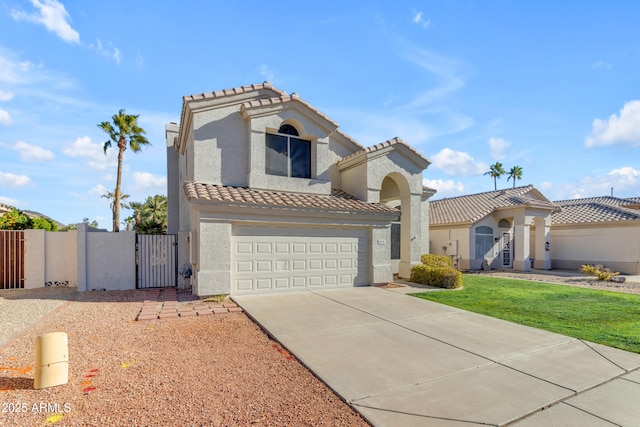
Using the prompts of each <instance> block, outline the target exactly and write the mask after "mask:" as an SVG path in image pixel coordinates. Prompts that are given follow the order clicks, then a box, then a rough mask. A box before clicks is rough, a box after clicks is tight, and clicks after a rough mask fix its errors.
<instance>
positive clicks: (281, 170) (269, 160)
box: [265, 134, 289, 176]
mask: <svg viewBox="0 0 640 427" xmlns="http://www.w3.org/2000/svg"><path fill="white" fill-rule="evenodd" d="M288 139H289V138H288V137H286V136H280V135H271V134H267V155H266V159H265V161H266V171H267V173H268V174H269V175H279V176H288V175H289V150H288V148H287V145H288Z"/></svg>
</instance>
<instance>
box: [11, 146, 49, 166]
mask: <svg viewBox="0 0 640 427" xmlns="http://www.w3.org/2000/svg"><path fill="white" fill-rule="evenodd" d="M13 149H14V150H16V151H17V152H19V153H20V158H21V159H22V160H24V161H26V162H41V161H44V160H52V159H53V158H54V157H55V156H56V155H55V154H53V151H50V150H47V149H44V148H42V147H38V146H36V145H31V144H27V143H26V142H23V141H18V142H16V144H15V145H14V146H13Z"/></svg>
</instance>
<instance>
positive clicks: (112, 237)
mask: <svg viewBox="0 0 640 427" xmlns="http://www.w3.org/2000/svg"><path fill="white" fill-rule="evenodd" d="M83 229H84V230H83ZM85 230H86V228H85V227H78V291H91V290H107V291H124V290H130V289H135V288H136V234H135V232H134V231H121V232H119V233H106V232H90V231H85ZM83 240H84V242H83ZM83 243H84V244H83Z"/></svg>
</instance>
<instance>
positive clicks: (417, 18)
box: [411, 12, 431, 28]
mask: <svg viewBox="0 0 640 427" xmlns="http://www.w3.org/2000/svg"><path fill="white" fill-rule="evenodd" d="M411 21H412V22H413V23H414V24H418V25H420V26H421V27H422V28H429V25H431V21H430V20H429V19H427V20H426V21H425V19H424V17H423V14H422V12H414V14H413V19H412V20H411Z"/></svg>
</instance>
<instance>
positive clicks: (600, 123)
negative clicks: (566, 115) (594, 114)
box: [584, 100, 640, 148]
mask: <svg viewBox="0 0 640 427" xmlns="http://www.w3.org/2000/svg"><path fill="white" fill-rule="evenodd" d="M615 144H620V145H630V146H632V147H638V146H640V101H639V100H634V101H629V102H627V103H626V104H624V106H623V107H622V109H621V110H620V115H619V116H618V115H615V114H613V115H611V117H609V120H608V121H605V120H602V119H595V120H594V121H593V125H592V129H591V134H590V135H589V136H588V137H587V138H586V140H585V143H584V145H585V146H586V147H587V148H591V147H597V146H605V145H615Z"/></svg>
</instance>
